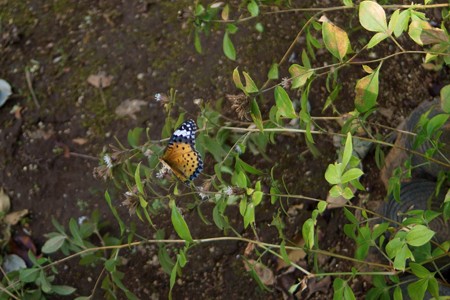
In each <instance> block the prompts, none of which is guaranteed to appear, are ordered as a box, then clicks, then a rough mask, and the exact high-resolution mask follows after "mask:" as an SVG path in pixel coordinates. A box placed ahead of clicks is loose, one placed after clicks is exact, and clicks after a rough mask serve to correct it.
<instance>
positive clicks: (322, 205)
mask: <svg viewBox="0 0 450 300" xmlns="http://www.w3.org/2000/svg"><path fill="white" fill-rule="evenodd" d="M327 205H328V203H327V202H326V201H319V203H317V209H318V210H319V212H320V213H323V212H324V211H325V209H327Z"/></svg>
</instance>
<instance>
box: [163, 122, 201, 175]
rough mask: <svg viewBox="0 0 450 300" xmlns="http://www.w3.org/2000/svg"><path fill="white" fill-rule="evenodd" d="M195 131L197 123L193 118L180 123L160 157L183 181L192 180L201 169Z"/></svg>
mask: <svg viewBox="0 0 450 300" xmlns="http://www.w3.org/2000/svg"><path fill="white" fill-rule="evenodd" d="M196 131H197V125H195V122H194V121H193V120H188V121H186V122H184V123H183V124H181V126H180V127H179V128H178V129H177V130H175V132H174V133H173V135H172V137H171V138H170V140H169V144H168V145H167V147H166V150H165V151H164V154H163V156H162V157H161V159H160V160H161V162H162V163H164V164H165V165H166V166H168V167H169V168H170V169H171V170H172V172H173V173H174V174H175V176H177V177H178V179H180V180H181V181H183V182H185V183H188V182H189V181H191V180H194V179H195V178H196V177H197V176H198V175H199V174H200V172H201V171H202V170H203V161H202V158H201V157H200V154H199V153H198V151H197V150H196V149H195V132H196Z"/></svg>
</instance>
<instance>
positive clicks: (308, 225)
mask: <svg viewBox="0 0 450 300" xmlns="http://www.w3.org/2000/svg"><path fill="white" fill-rule="evenodd" d="M302 235H303V240H304V241H305V243H306V246H307V247H308V248H309V249H312V248H313V246H314V220H313V219H308V220H306V221H305V223H303V226H302Z"/></svg>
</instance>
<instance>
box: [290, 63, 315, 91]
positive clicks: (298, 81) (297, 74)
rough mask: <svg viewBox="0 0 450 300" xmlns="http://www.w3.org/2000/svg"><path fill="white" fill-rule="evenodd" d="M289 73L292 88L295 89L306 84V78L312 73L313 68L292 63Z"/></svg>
mask: <svg viewBox="0 0 450 300" xmlns="http://www.w3.org/2000/svg"><path fill="white" fill-rule="evenodd" d="M289 73H290V74H291V78H292V88H293V89H297V88H300V87H302V86H304V85H305V84H306V81H307V80H308V78H310V77H311V76H312V75H313V74H314V70H311V69H308V68H305V67H303V66H300V65H297V64H293V65H291V66H290V67H289Z"/></svg>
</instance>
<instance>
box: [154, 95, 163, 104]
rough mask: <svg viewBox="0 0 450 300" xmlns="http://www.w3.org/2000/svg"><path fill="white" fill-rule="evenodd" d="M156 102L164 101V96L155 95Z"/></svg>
mask: <svg viewBox="0 0 450 300" xmlns="http://www.w3.org/2000/svg"><path fill="white" fill-rule="evenodd" d="M155 100H156V102H159V101H161V100H162V95H161V93H156V94H155Z"/></svg>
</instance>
